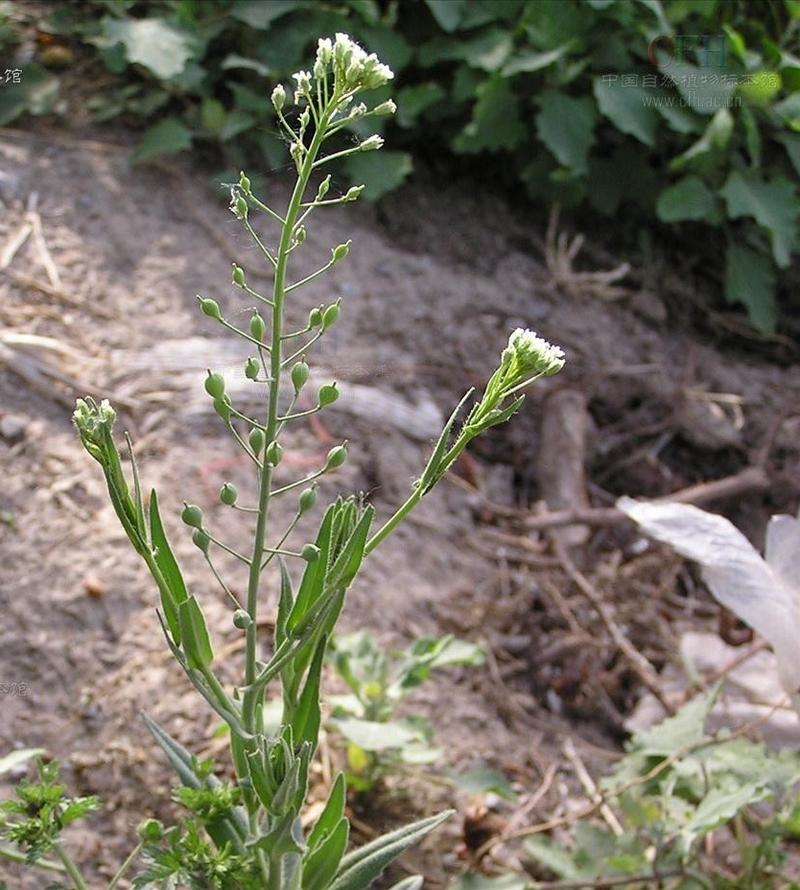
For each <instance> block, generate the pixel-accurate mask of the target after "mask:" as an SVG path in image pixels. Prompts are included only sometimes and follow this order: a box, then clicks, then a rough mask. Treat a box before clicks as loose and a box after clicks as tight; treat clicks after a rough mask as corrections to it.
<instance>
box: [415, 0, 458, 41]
mask: <svg viewBox="0 0 800 890" xmlns="http://www.w3.org/2000/svg"><path fill="white" fill-rule="evenodd" d="M425 5H426V6H427V7H428V9H430V11H431V14H432V15H433V17H434V18H435V19H436V23H437V24H438V25H439V27H440V28H441V29H442V30H443V31H446V32H447V33H448V34H451V33H452V32H453V31H455V30H456V28H458V26H459V24H460V23H461V18H462V16H463V15H464V10H465V8H466V6H467V3H466V0H425Z"/></svg>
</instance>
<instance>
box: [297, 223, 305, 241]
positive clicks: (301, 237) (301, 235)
mask: <svg viewBox="0 0 800 890" xmlns="http://www.w3.org/2000/svg"><path fill="white" fill-rule="evenodd" d="M294 240H295V243H297V244H302V243H303V242H304V241H305V240H306V227H305V226H298V227H297V229H295V233H294Z"/></svg>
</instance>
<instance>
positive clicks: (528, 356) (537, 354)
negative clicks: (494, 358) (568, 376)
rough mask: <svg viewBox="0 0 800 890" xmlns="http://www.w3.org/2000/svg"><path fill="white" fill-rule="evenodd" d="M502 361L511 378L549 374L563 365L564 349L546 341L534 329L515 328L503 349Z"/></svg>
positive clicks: (557, 370) (555, 371)
mask: <svg viewBox="0 0 800 890" xmlns="http://www.w3.org/2000/svg"><path fill="white" fill-rule="evenodd" d="M503 362H504V363H508V367H509V378H511V379H517V378H522V377H528V376H530V375H531V374H544V375H546V376H550V375H551V374H557V373H558V372H559V371H560V370H561V369H562V368H563V367H564V350H563V349H562V348H561V347H560V346H554V345H553V344H552V343H548V341H547V340H545V339H544V338H543V337H540V336H539V335H538V334H536V333H535V332H534V331H531V330H528V329H527V328H517V329H516V330H515V331H512V333H511V335H510V336H509V338H508V346H507V347H506V348H505V349H504V350H503Z"/></svg>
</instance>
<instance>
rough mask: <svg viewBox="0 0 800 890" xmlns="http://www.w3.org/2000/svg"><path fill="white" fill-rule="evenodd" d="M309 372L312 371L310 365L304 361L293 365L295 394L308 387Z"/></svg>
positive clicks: (292, 374)
mask: <svg viewBox="0 0 800 890" xmlns="http://www.w3.org/2000/svg"><path fill="white" fill-rule="evenodd" d="M309 370H310V369H309V367H308V365H307V364H306V363H305V362H304V361H303V360H302V359H301V360H300V361H299V362H295V363H294V364H293V365H292V370H291V378H292V385H293V386H294V391H295V392H300V390H301V389H302V388H303V387H304V386H305V385H306V381H307V380H308V375H309Z"/></svg>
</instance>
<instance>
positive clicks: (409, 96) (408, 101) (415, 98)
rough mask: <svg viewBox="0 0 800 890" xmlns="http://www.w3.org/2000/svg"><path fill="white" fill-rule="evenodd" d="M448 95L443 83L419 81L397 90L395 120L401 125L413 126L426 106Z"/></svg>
mask: <svg viewBox="0 0 800 890" xmlns="http://www.w3.org/2000/svg"><path fill="white" fill-rule="evenodd" d="M446 95H447V93H446V92H445V89H444V87H443V86H441V84H438V83H434V82H432V81H431V82H430V83H418V84H415V85H414V86H411V87H404V88H403V89H402V90H398V91H397V114H396V116H395V120H396V121H397V123H398V124H399V125H400V126H401V127H413V126H415V125H416V123H417V118H418V117H419V115H420V114H422V112H423V111H425V109H426V108H429V107H430V106H431V105H433V104H434V103H436V102H438V101H440V100H441V99H444V97H445V96H446Z"/></svg>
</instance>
